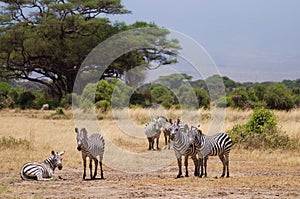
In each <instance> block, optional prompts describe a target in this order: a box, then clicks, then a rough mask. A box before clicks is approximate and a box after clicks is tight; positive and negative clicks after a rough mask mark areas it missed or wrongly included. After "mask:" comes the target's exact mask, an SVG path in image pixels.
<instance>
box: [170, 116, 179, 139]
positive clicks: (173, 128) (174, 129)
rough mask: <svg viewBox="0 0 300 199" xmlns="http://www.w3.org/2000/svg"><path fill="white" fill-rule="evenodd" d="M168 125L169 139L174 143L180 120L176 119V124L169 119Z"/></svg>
mask: <svg viewBox="0 0 300 199" xmlns="http://www.w3.org/2000/svg"><path fill="white" fill-rule="evenodd" d="M169 121H170V124H171V126H170V127H169V130H170V139H171V140H173V141H174V139H175V137H176V135H177V134H178V132H179V128H180V126H179V123H180V120H179V119H177V121H176V122H172V120H171V119H170V120H169Z"/></svg>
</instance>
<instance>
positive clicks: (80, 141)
mask: <svg viewBox="0 0 300 199" xmlns="http://www.w3.org/2000/svg"><path fill="white" fill-rule="evenodd" d="M75 132H76V134H77V137H76V139H77V150H78V151H81V150H82V149H84V148H85V147H86V146H87V131H86V129H85V128H82V129H81V130H80V131H78V128H75Z"/></svg>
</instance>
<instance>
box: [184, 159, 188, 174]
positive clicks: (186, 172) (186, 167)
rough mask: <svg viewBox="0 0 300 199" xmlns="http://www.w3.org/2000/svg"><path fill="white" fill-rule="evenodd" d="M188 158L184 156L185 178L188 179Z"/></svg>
mask: <svg viewBox="0 0 300 199" xmlns="http://www.w3.org/2000/svg"><path fill="white" fill-rule="evenodd" d="M188 157H189V156H187V155H185V156H184V166H185V177H189V169H188V164H189V163H188Z"/></svg>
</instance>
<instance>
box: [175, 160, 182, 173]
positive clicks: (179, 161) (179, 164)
mask: <svg viewBox="0 0 300 199" xmlns="http://www.w3.org/2000/svg"><path fill="white" fill-rule="evenodd" d="M177 163H178V169H179V172H178V175H177V177H176V178H181V177H182V170H181V157H180V158H178V159H177Z"/></svg>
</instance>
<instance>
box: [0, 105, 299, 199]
mask: <svg viewBox="0 0 300 199" xmlns="http://www.w3.org/2000/svg"><path fill="white" fill-rule="evenodd" d="M54 113H55V112H54V111H38V110H26V111H21V110H1V111H0V121H1V125H0V138H3V137H5V138H9V137H12V138H14V139H13V140H14V142H17V141H18V142H21V143H22V141H24V142H26V145H22V144H15V145H14V144H12V145H10V146H9V147H8V146H7V145H2V146H0V149H1V150H0V157H1V167H0V175H1V178H0V179H1V180H0V183H1V185H0V197H1V198H44V197H46V198H88V197H90V198H100V197H104V198H108V197H109V198H182V197H187V198H194V197H204V198H220V197H226V198H298V197H300V156H299V155H300V151H299V149H296V150H274V151H271V150H263V151H262V150H251V151H248V150H244V149H239V148H236V147H235V148H233V150H232V153H231V157H230V160H231V162H230V170H231V178H229V179H219V178H215V177H216V176H219V174H220V173H221V163H220V161H219V160H218V159H217V158H215V157H212V158H210V159H209V161H208V176H209V177H208V178H205V179H199V178H197V177H192V176H191V175H192V173H193V166H192V162H191V161H190V162H189V164H190V165H191V166H190V167H189V168H190V169H189V170H190V176H191V177H189V178H182V179H177V180H175V179H174V177H175V176H176V174H177V166H176V165H177V164H176V159H175V156H174V152H173V151H172V150H166V149H164V141H163V137H161V142H160V146H161V147H162V148H163V150H161V151H151V152H148V151H147V140H146V138H144V137H143V127H144V125H145V123H146V122H148V121H150V120H151V117H154V116H156V114H157V115H162V114H163V115H166V116H167V117H169V118H173V119H176V118H178V117H181V118H183V120H184V121H187V123H191V124H195V125H197V124H200V125H201V128H202V130H203V131H204V132H209V131H210V130H209V129H211V125H212V120H216V118H218V117H219V116H218V114H216V116H215V117H212V114H211V112H210V111H208V110H200V111H189V112H181V111H179V110H172V111H167V112H165V111H164V110H158V112H154V111H153V110H148V109H146V110H145V109H136V110H129V111H128V110H125V111H124V110H123V111H118V112H117V113H116V112H109V113H106V114H103V113H98V114H97V116H98V118H101V120H97V121H91V122H92V123H94V122H96V123H97V124H98V125H99V127H100V129H101V131H102V133H103V134H104V136H105V139H106V140H107V141H110V142H111V143H112V144H113V145H114V146H117V147H118V148H119V149H121V150H123V151H125V152H127V154H128V153H129V154H130V153H136V154H140V155H141V156H143V155H145V158H141V160H142V161H143V162H142V163H140V166H141V167H143V166H144V167H145V165H147V164H152V163H153V161H155V162H161V165H160V164H158V165H156V166H157V167H160V169H159V170H156V171H152V172H141V171H143V170H139V169H144V168H138V167H137V166H136V165H137V163H138V161H139V160H138V159H132V158H131V159H130V158H129V159H126V158H125V157H122V156H124V155H122V153H120V154H121V155H120V154H116V153H118V151H106V153H105V159H104V164H106V162H107V164H106V165H105V168H104V170H105V173H104V174H105V177H106V180H104V181H99V180H96V181H82V180H81V175H82V160H81V154H80V153H79V152H78V151H77V150H76V135H75V132H74V127H75V124H77V123H76V122H75V123H74V120H73V118H72V113H71V112H69V111H67V112H66V115H65V116H64V117H54V116H55V114H54ZM221 113H222V114H223V112H221ZM251 113H252V112H251V111H236V110H231V109H228V110H226V115H225V122H224V124H222V125H220V126H218V130H220V131H227V130H229V129H231V128H232V127H233V126H234V125H236V124H242V123H245V122H246V121H247V120H248V119H249V117H250V115H251ZM79 115H80V114H79ZM82 115H84V114H82ZM275 115H276V116H277V118H278V124H279V126H280V127H281V129H282V130H283V131H286V133H287V134H288V135H289V136H290V137H291V138H295V139H298V140H299V138H300V132H299V129H300V110H292V111H290V112H283V111H275ZM220 117H221V116H220ZM87 126H89V125H87ZM124 128H125V129H124ZM88 131H89V132H92V131H93V129H92V128H91V129H89V128H88ZM27 142H29V143H30V144H29V145H28V143H27ZM299 144H300V143H299ZM107 147H108V148H107V150H108V149H109V146H107ZM51 150H56V151H61V150H65V151H66V153H65V155H64V158H63V165H64V168H63V169H62V170H61V171H56V173H57V174H58V175H60V176H61V177H62V178H63V180H58V181H50V182H42V183H37V182H24V181H22V180H21V179H20V177H19V174H18V173H19V170H20V168H21V167H22V165H23V164H24V163H25V162H27V161H42V160H44V159H45V158H47V157H48V156H49V155H50V151H51ZM138 157H140V156H138ZM151 157H152V158H151ZM162 157H169V158H170V159H168V160H166V162H167V164H165V162H164V160H162V159H161V158H162ZM123 158H124V159H123ZM114 159H116V160H114ZM170 160H171V162H168V161H170ZM147 161H149V162H147ZM162 164H164V165H163V166H162ZM148 166H151V165H148ZM127 169H128V170H127ZM135 169H136V171H138V172H133V171H135ZM152 169H153V168H152ZM126 170H127V171H126ZM150 170H151V169H150ZM128 171H130V172H128ZM144 171H146V170H144Z"/></svg>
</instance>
